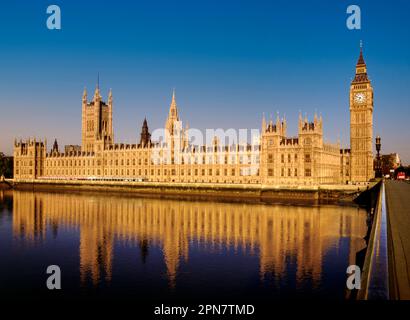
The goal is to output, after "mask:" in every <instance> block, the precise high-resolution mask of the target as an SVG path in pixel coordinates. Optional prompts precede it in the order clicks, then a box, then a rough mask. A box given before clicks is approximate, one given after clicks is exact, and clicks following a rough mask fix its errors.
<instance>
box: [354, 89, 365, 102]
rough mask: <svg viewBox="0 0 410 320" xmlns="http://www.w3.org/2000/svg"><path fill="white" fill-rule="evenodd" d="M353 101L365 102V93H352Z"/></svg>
mask: <svg viewBox="0 0 410 320" xmlns="http://www.w3.org/2000/svg"><path fill="white" fill-rule="evenodd" d="M354 101H355V102H356V103H365V102H366V94H365V93H363V92H360V93H356V94H355V95H354Z"/></svg>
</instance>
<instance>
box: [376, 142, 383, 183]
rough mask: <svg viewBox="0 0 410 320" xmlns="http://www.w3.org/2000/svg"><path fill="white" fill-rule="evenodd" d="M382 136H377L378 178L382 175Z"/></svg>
mask: <svg viewBox="0 0 410 320" xmlns="http://www.w3.org/2000/svg"><path fill="white" fill-rule="evenodd" d="M381 145H382V144H381V138H380V136H377V137H376V151H377V157H376V178H381V177H382V164H381V161H380V148H381Z"/></svg>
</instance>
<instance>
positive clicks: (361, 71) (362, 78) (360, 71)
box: [352, 42, 370, 83]
mask: <svg viewBox="0 0 410 320" xmlns="http://www.w3.org/2000/svg"><path fill="white" fill-rule="evenodd" d="M369 81H370V80H369V78H368V77H367V68H366V62H365V61H364V58H363V46H362V42H360V54H359V59H357V64H356V74H355V77H354V79H353V81H352V83H366V82H369Z"/></svg>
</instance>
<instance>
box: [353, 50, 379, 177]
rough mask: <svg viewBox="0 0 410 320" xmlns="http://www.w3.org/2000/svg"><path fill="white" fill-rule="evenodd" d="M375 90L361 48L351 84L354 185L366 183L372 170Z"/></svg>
mask: <svg viewBox="0 0 410 320" xmlns="http://www.w3.org/2000/svg"><path fill="white" fill-rule="evenodd" d="M372 139H373V88H372V85H371V83H370V80H369V78H368V77H367V67H366V63H365V61H364V58H363V50H362V46H360V55H359V59H358V61H357V64H356V74H355V77H354V79H353V81H352V83H351V85H350V148H351V161H350V166H351V170H350V174H351V177H350V179H351V181H352V182H366V181H369V180H370V179H371V178H373V177H374V171H373V151H372V150H373V148H372Z"/></svg>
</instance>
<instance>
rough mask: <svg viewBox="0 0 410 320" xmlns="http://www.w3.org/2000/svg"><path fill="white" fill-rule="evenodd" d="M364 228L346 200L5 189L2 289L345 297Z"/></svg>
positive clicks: (0, 227) (0, 212) (162, 296)
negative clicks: (301, 202) (51, 285)
mask: <svg viewBox="0 0 410 320" xmlns="http://www.w3.org/2000/svg"><path fill="white" fill-rule="evenodd" d="M366 231H367V226H366V212H365V211H364V210H363V209H359V208H356V207H349V206H333V205H329V206H291V205H279V204H278V205H276V204H269V205H265V204H238V203H220V202H212V201H208V202H195V201H177V200H164V199H151V198H138V197H136V196H121V195H109V194H89V193H88V194H81V193H70V192H67V193H46V192H22V191H12V192H2V191H0V294H1V295H5V296H6V295H7V296H8V297H14V296H15V297H27V296H28V297H31V296H37V297H38V296H42V295H47V296H49V295H56V294H58V295H59V296H63V297H71V298H72V297H81V298H88V297H107V298H110V297H130V298H134V297H135V298H138V299H143V300H146V301H157V302H166V301H171V300H178V299H181V300H187V299H188V300H189V299H191V300H201V299H205V298H206V299H209V298H215V299H218V300H222V301H227V302H228V301H233V300H234V299H237V298H241V297H252V298H253V299H264V300H266V299H267V300H269V299H278V298H280V299H288V298H292V299H294V298H320V299H344V297H345V282H346V268H347V266H348V265H350V264H354V263H355V255H356V253H357V252H358V251H359V250H361V249H363V248H364V247H365V241H364V240H363V237H364V236H365V235H366ZM49 265H58V266H59V267H60V268H61V272H62V290H61V291H59V292H58V293H56V291H49V290H47V289H46V285H45V283H46V279H47V277H48V275H47V274H46V269H47V266H49Z"/></svg>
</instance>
